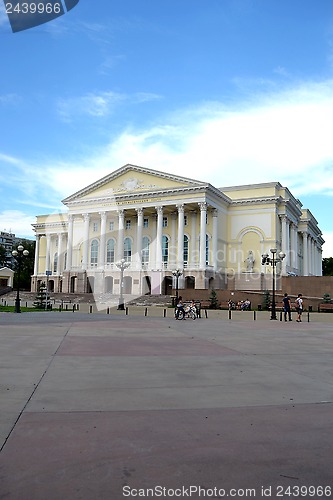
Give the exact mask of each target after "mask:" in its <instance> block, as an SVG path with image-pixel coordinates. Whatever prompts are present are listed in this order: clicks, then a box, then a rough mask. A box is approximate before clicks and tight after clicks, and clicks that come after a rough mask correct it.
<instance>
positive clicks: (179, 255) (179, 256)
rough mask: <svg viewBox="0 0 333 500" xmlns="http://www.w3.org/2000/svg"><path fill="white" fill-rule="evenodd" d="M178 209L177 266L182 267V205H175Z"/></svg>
mask: <svg viewBox="0 0 333 500" xmlns="http://www.w3.org/2000/svg"><path fill="white" fill-rule="evenodd" d="M177 209H178V245H177V268H178V269H183V268H184V205H183V204H181V205H177Z"/></svg>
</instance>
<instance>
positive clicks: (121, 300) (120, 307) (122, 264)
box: [116, 259, 131, 311]
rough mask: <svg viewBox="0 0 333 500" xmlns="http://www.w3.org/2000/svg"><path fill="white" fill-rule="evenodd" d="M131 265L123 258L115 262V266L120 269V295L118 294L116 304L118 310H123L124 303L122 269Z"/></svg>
mask: <svg viewBox="0 0 333 500" xmlns="http://www.w3.org/2000/svg"><path fill="white" fill-rule="evenodd" d="M130 265H131V263H130V262H126V260H125V259H121V260H120V261H119V262H116V266H117V267H118V269H120V296H119V304H118V307H117V309H118V311H124V310H125V305H124V294H123V287H124V270H125V269H127V268H128V267H129V266H130Z"/></svg>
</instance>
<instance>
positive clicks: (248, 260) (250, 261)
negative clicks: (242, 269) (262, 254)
mask: <svg viewBox="0 0 333 500" xmlns="http://www.w3.org/2000/svg"><path fill="white" fill-rule="evenodd" d="M254 261H255V259H254V254H253V252H252V250H249V252H248V254H247V257H246V259H245V262H246V272H247V273H253V266H254Z"/></svg>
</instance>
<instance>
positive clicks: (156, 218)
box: [32, 165, 324, 295]
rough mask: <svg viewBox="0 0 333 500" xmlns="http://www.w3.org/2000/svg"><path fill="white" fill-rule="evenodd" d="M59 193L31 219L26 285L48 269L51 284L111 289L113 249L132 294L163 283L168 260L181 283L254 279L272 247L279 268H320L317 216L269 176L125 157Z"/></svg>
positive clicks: (169, 276)
mask: <svg viewBox="0 0 333 500" xmlns="http://www.w3.org/2000/svg"><path fill="white" fill-rule="evenodd" d="M63 203H64V205H65V208H66V211H65V212H64V213H61V214H51V215H42V216H38V217H37V220H36V224H35V225H34V228H35V231H36V237H37V245H36V259H35V271H34V277H33V281H32V288H33V289H36V287H37V283H38V282H39V281H42V280H43V279H44V278H45V275H46V271H50V273H51V276H50V278H49V279H50V281H51V284H52V285H51V286H53V287H54V291H66V292H81V293H82V292H87V291H94V292H96V293H101V294H103V293H111V294H112V293H115V294H116V293H119V291H120V288H119V287H120V280H119V267H118V266H117V264H119V262H120V261H121V260H122V259H124V261H126V264H128V267H127V268H126V280H127V281H126V287H127V288H126V292H127V293H132V294H136V295H140V294H142V293H147V292H148V293H157V294H161V293H171V290H172V289H174V287H175V278H174V277H173V272H174V271H175V270H176V269H179V270H180V271H181V272H182V275H181V277H180V278H179V283H178V285H179V287H180V288H187V287H192V288H203V289H207V288H209V287H212V286H214V287H215V288H223V287H225V286H226V285H225V283H226V277H227V276H230V275H232V276H234V277H235V279H236V282H238V283H239V286H247V287H249V286H253V287H258V286H259V285H258V283H259V282H260V283H262V279H261V278H260V277H261V276H263V275H265V274H266V273H268V272H269V269H268V268H267V266H266V267H265V266H264V265H263V264H262V262H261V260H262V255H263V254H265V253H267V252H270V249H271V248H276V249H277V250H278V251H283V252H284V253H285V254H286V258H285V259H284V261H283V263H282V265H281V269H280V270H279V272H281V273H282V274H288V273H291V274H301V275H321V246H322V244H323V242H324V241H323V239H322V237H321V233H320V230H319V228H318V225H317V221H316V220H315V218H314V217H313V216H312V214H311V213H310V212H309V211H308V210H306V209H303V208H302V205H301V203H300V202H299V200H296V199H295V198H294V197H293V196H292V194H291V193H290V191H289V190H288V189H287V188H285V187H283V186H281V184H279V183H277V182H272V183H265V184H257V185H248V186H235V187H227V188H215V187H214V186H212V185H210V184H208V183H205V182H201V181H197V180H193V179H187V178H182V177H180V176H175V175H171V174H167V173H164V172H158V171H154V170H151V169H145V168H142V167H138V166H135V165H125V166H124V167H122V168H120V169H118V170H116V171H115V172H113V173H111V174H110V175H108V176H106V177H104V178H103V179H100V180H98V181H97V182H95V183H93V184H91V185H90V186H87V187H86V188H84V189H81V190H80V191H78V192H77V193H74V194H73V195H72V196H69V197H68V198H66V199H65V200H63ZM50 273H48V274H50ZM255 278H256V279H257V281H256V279H255ZM259 278H260V279H259ZM237 280H238V281H237ZM245 282H246V283H245ZM242 283H243V285H242ZM244 283H245V285H244ZM249 283H250V284H249Z"/></svg>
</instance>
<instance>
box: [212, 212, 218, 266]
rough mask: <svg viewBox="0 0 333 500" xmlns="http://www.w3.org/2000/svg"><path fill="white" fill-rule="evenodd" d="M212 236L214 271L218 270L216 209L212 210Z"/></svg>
mask: <svg viewBox="0 0 333 500" xmlns="http://www.w3.org/2000/svg"><path fill="white" fill-rule="evenodd" d="M212 215H213V235H212V239H213V242H212V247H213V248H212V253H213V267H214V271H217V270H218V262H217V235H218V215H219V212H218V210H217V209H214V210H213V214H212Z"/></svg>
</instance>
